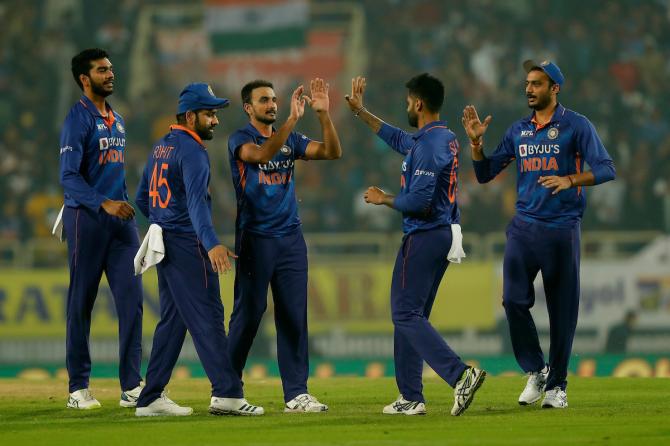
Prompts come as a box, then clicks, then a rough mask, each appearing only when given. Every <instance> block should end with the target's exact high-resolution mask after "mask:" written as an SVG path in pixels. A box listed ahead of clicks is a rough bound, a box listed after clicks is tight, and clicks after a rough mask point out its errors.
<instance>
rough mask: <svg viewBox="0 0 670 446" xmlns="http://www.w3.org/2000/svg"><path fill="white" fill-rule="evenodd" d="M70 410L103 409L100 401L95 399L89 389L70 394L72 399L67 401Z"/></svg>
mask: <svg viewBox="0 0 670 446" xmlns="http://www.w3.org/2000/svg"><path fill="white" fill-rule="evenodd" d="M65 407H68V408H70V409H82V410H89V409H99V408H101V407H102V405H101V404H100V401H98V400H96V399H95V398H93V395H91V392H90V391H89V390H88V389H81V390H77V391H75V392H72V393H71V394H70V397H69V398H68V399H67V405H66V406H65Z"/></svg>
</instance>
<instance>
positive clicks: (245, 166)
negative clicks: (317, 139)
mask: <svg viewBox="0 0 670 446" xmlns="http://www.w3.org/2000/svg"><path fill="white" fill-rule="evenodd" d="M274 132H275V129H274V128H273V129H272V133H273V134H274ZM267 139H268V138H266V137H264V136H263V135H261V134H260V132H259V131H258V130H257V129H256V128H255V127H254V126H253V125H251V123H249V124H247V125H246V126H245V127H243V128H241V129H239V130H237V131H236V132H235V133H233V134H232V135H231V136H230V139H228V155H229V159H230V170H231V172H232V178H233V186H234V187H235V195H236V196H237V221H236V229H237V230H238V231H248V232H250V233H253V234H256V235H261V236H266V237H282V236H284V235H287V234H290V233H291V232H293V231H295V230H296V229H297V228H298V227H300V218H299V217H298V203H297V200H296V198H295V182H294V181H293V175H294V171H295V160H297V159H300V158H304V157H305V151H306V150H307V145H308V144H309V143H310V141H311V140H310V139H309V138H308V137H306V136H305V135H302V134H300V133H297V132H291V134H290V135H289V137H288V138H287V139H286V142H285V143H284V146H283V147H282V148H281V149H280V150H279V152H277V154H276V155H275V156H274V158H272V160H270V161H269V162H268V163H265V164H257V163H247V162H244V161H242V160H241V159H240V158H239V149H240V147H241V146H242V145H244V144H246V143H254V144H257V145H259V146H260V145H261V144H263V143H264V142H265V140H267Z"/></svg>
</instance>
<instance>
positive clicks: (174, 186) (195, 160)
mask: <svg viewBox="0 0 670 446" xmlns="http://www.w3.org/2000/svg"><path fill="white" fill-rule="evenodd" d="M209 172H210V170H209V155H208V154H207V150H206V148H205V145H204V144H203V143H202V140H201V139H200V137H199V136H198V135H197V134H196V133H195V132H193V131H191V130H189V129H187V128H186V127H182V126H180V125H173V126H171V127H170V133H168V134H167V135H165V136H164V137H163V138H162V139H161V140H160V141H158V142H157V143H156V144H155V145H154V147H153V149H152V150H151V153H150V154H149V158H148V160H147V165H146V166H145V168H144V172H143V174H142V179H141V180H140V185H139V188H138V190H137V196H136V197H135V202H136V203H137V206H138V207H139V209H140V211H141V212H142V213H143V214H144V215H145V216H147V217H148V218H149V221H150V222H151V223H155V224H157V225H159V226H160V227H161V228H163V229H164V230H167V231H174V232H181V233H189V232H193V233H195V234H196V235H197V237H198V239H199V240H200V243H202V245H203V246H204V247H205V249H206V250H207V251H209V250H210V249H212V248H213V247H215V246H216V245H219V244H220V243H219V239H218V237H217V236H216V232H215V231H214V225H213V224H212V200H211V197H210V195H209V191H208V187H209V178H210V175H209Z"/></svg>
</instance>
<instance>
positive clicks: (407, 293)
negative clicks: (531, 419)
mask: <svg viewBox="0 0 670 446" xmlns="http://www.w3.org/2000/svg"><path fill="white" fill-rule="evenodd" d="M365 86H366V81H365V78H363V77H357V78H355V79H352V81H351V95H348V96H346V100H347V102H348V104H349V108H350V109H351V111H352V112H353V113H354V116H357V117H358V118H360V119H361V120H362V121H363V122H365V124H367V125H368V127H370V128H371V129H372V131H373V132H375V134H376V135H377V136H379V137H380V138H381V139H382V140H383V141H384V142H386V143H387V144H388V145H389V146H390V147H391V148H392V149H393V150H395V151H396V152H398V153H400V154H401V155H403V156H404V157H405V159H404V160H403V163H402V168H401V176H400V193H398V195H392V194H388V193H386V192H384V191H383V190H381V189H379V188H378V187H374V186H371V187H369V188H368V190H367V191H366V192H365V194H364V199H365V201H366V202H367V203H371V204H374V205H386V206H388V207H390V208H392V209H395V210H397V211H399V212H401V213H402V216H403V233H404V236H403V240H402V244H401V246H400V249H399V250H398V255H397V257H396V262H395V267H394V268H393V278H392V282H391V317H392V319H393V326H394V345H393V359H394V364H395V376H396V383H397V384H398V389H399V390H400V396H399V397H398V399H397V400H396V401H394V402H393V403H391V404H389V405H388V406H386V407H384V409H383V413H384V414H389V415H395V414H405V415H424V414H425V413H426V405H425V399H424V396H423V383H422V373H423V362H424V361H426V362H427V363H428V365H430V367H431V368H432V369H433V370H434V371H435V372H436V373H437V374H438V375H439V376H440V377H441V378H442V379H444V380H445V381H446V382H447V383H449V385H450V386H452V387H453V388H454V405H453V407H452V409H451V414H452V415H454V416H458V415H461V414H462V413H463V412H464V411H465V410H466V409H467V408H468V406H469V405H470V403H471V402H472V400H473V398H474V396H475V392H476V391H477V390H478V389H479V387H480V386H481V385H482V383H483V382H484V378H485V377H486V372H485V371H484V370H480V369H478V368H475V367H469V366H467V365H466V364H465V363H463V361H461V359H460V358H459V357H458V355H457V354H456V353H454V351H453V350H452V349H451V348H450V347H449V346H448V345H447V343H446V342H445V341H444V339H443V338H442V336H440V334H439V333H438V332H437V331H436V330H435V328H433V326H432V325H431V324H430V322H429V321H428V317H429V316H430V312H431V309H432V307H433V303H434V301H435V295H436V294H437V290H438V287H439V286H440V282H441V281H442V277H443V276H444V273H445V272H446V270H447V267H448V266H449V261H454V262H457V263H460V261H461V258H462V257H464V256H465V253H464V252H463V248H462V236H461V229H460V225H459V219H460V214H459V210H458V203H457V201H456V192H457V186H458V182H457V181H458V151H459V145H458V140H457V139H456V135H454V133H453V132H452V131H451V130H449V127H448V126H447V123H446V121H442V120H440V108H441V107H442V104H443V102H444V86H443V84H442V82H441V81H440V80H439V79H437V78H435V77H433V76H431V75H429V74H427V73H424V74H421V75H418V76H415V77H413V78H412V79H410V80H409V81H408V82H407V84H406V85H405V86H406V87H407V118H408V120H409V125H410V126H411V127H415V128H417V129H418V131H417V132H415V133H413V134H410V133H407V132H405V131H403V130H401V129H399V128H396V127H393V126H391V125H389V124H387V123H385V122H384V121H382V120H381V119H379V118H378V117H376V116H375V115H373V114H372V113H370V112H369V111H368V110H367V109H366V108H365V107H364V106H363V94H364V91H365Z"/></svg>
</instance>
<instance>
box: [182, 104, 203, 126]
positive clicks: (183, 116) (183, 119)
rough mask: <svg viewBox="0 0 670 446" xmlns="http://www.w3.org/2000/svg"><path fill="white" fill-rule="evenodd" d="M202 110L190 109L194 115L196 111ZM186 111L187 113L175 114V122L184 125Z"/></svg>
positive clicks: (196, 114) (196, 113)
mask: <svg viewBox="0 0 670 446" xmlns="http://www.w3.org/2000/svg"><path fill="white" fill-rule="evenodd" d="M202 110H203V109H202V108H201V109H198V110H191V111H192V112H193V113H195V116H198V113H200V112H201V111H202ZM186 113H188V112H184V113H179V114H178V115H177V124H179V125H186Z"/></svg>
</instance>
